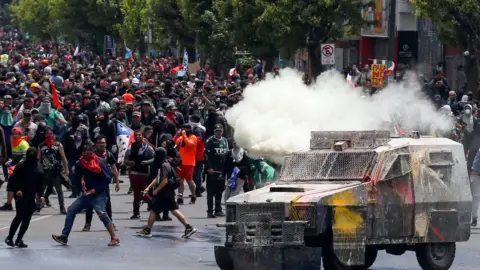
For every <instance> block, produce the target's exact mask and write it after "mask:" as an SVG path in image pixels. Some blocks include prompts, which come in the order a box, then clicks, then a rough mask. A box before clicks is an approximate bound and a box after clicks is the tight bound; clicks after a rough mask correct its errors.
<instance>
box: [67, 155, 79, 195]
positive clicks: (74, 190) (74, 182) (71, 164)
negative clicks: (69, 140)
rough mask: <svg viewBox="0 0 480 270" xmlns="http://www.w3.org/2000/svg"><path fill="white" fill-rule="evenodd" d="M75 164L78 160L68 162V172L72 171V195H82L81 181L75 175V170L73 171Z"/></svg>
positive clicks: (70, 176)
mask: <svg viewBox="0 0 480 270" xmlns="http://www.w3.org/2000/svg"><path fill="white" fill-rule="evenodd" d="M75 163H77V161H76V160H73V159H69V160H68V170H69V171H70V174H69V175H68V178H70V183H71V184H72V194H74V195H80V193H81V191H82V187H81V184H80V179H78V177H76V175H75V174H74V173H73V170H72V168H73V167H74V166H75Z"/></svg>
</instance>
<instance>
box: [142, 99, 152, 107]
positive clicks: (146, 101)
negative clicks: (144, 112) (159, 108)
mask: <svg viewBox="0 0 480 270" xmlns="http://www.w3.org/2000/svg"><path fill="white" fill-rule="evenodd" d="M142 105H148V106H150V105H151V104H150V102H149V101H148V100H144V101H142Z"/></svg>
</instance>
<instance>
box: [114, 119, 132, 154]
mask: <svg viewBox="0 0 480 270" xmlns="http://www.w3.org/2000/svg"><path fill="white" fill-rule="evenodd" d="M133 141H134V138H133V130H132V129H131V128H129V127H127V126H126V125H125V124H124V123H122V122H118V121H117V147H118V159H117V160H118V163H123V160H124V159H125V153H127V149H128V147H130V145H132V143H133Z"/></svg>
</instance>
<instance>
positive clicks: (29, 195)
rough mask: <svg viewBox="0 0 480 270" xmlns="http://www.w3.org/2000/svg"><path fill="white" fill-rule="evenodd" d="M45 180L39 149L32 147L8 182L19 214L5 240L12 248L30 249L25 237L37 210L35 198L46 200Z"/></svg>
mask: <svg viewBox="0 0 480 270" xmlns="http://www.w3.org/2000/svg"><path fill="white" fill-rule="evenodd" d="M43 178H44V175H43V168H42V166H41V165H40V163H39V162H38V161H37V149H36V148H35V147H30V148H28V150H27V153H26V155H25V159H23V160H22V161H21V162H20V163H19V164H18V165H17V166H16V167H15V170H14V171H13V174H12V176H11V177H10V181H9V182H8V187H7V188H8V190H10V191H11V192H13V193H14V194H15V208H16V212H17V213H16V215H15V217H14V218H13V220H12V224H11V225H10V231H9V233H8V236H7V238H6V239H5V243H6V244H7V245H8V246H10V247H13V246H17V247H19V248H26V247H28V245H27V244H25V243H24V242H23V236H24V235H25V233H26V232H27V230H28V227H29V225H30V220H31V218H32V215H33V213H34V212H35V209H36V203H35V197H36V196H37V195H38V196H39V197H40V198H41V200H42V201H43V200H44V198H43V188H44V187H43ZM18 227H20V231H19V232H18V235H17V239H16V240H15V242H13V237H14V236H15V233H16V232H17V229H18Z"/></svg>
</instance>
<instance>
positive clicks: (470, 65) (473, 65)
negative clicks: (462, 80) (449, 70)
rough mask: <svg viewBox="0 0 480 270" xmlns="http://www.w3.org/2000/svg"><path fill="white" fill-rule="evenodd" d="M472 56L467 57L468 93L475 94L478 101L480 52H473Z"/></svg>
mask: <svg viewBox="0 0 480 270" xmlns="http://www.w3.org/2000/svg"><path fill="white" fill-rule="evenodd" d="M471 52H472V54H470V55H469V56H467V57H465V76H466V79H467V89H466V91H467V92H472V93H474V95H475V97H476V98H477V99H478V98H479V95H480V93H478V92H477V89H478V60H480V52H475V50H471Z"/></svg>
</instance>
